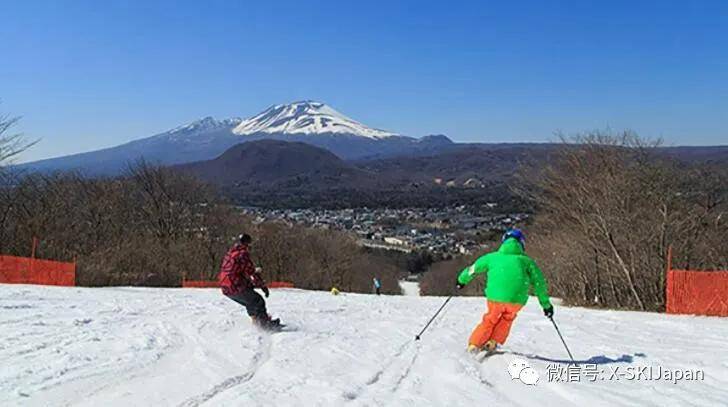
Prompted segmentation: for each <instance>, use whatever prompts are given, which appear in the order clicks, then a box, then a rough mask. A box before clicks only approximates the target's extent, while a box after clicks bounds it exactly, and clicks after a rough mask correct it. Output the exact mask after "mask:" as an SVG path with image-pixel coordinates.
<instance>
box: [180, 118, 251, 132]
mask: <svg viewBox="0 0 728 407" xmlns="http://www.w3.org/2000/svg"><path fill="white" fill-rule="evenodd" d="M240 122H242V119H240V118H231V119H224V120H217V119H215V118H214V117H212V116H207V117H204V118H202V119H199V120H195V121H193V122H191V123H188V124H185V125H182V126H179V127H176V128H174V129H172V130H170V131H169V132H168V133H170V134H174V133H190V132H194V133H197V132H202V131H207V130H213V129H217V128H221V127H235V126H237V125H238V124H240Z"/></svg>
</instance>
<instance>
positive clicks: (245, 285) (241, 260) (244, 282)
mask: <svg viewBox="0 0 728 407" xmlns="http://www.w3.org/2000/svg"><path fill="white" fill-rule="evenodd" d="M217 280H218V281H219V282H220V288H222V293H223V294H225V295H236V294H240V293H241V292H243V291H245V290H247V289H249V288H262V287H265V280H263V276H261V275H260V273H258V272H257V271H255V264H253V261H252V260H250V252H249V251H248V246H247V245H243V244H240V243H237V244H236V245H235V246H233V247H232V248H231V249H230V250H229V251H228V252H227V254H226V255H225V258H224V259H223V260H222V266H220V274H219V275H218V276H217Z"/></svg>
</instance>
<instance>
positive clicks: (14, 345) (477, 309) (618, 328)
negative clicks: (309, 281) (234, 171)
mask: <svg viewBox="0 0 728 407" xmlns="http://www.w3.org/2000/svg"><path fill="white" fill-rule="evenodd" d="M442 301H443V299H442V298H428V297H410V296H398V297H391V296H379V297H377V296H373V295H353V294H348V295H346V294H344V295H340V296H332V295H330V294H328V293H324V292H307V291H299V290H273V292H272V294H271V298H270V299H269V306H270V309H271V311H272V313H273V314H275V315H276V316H280V317H282V319H283V320H284V321H285V322H287V323H289V324H290V326H291V328H292V330H291V331H290V332H282V333H277V334H273V335H271V334H266V333H261V332H259V331H258V330H256V329H254V328H253V327H252V326H251V325H250V323H249V321H248V319H247V317H244V316H243V313H242V310H241V309H240V308H239V307H238V306H237V305H236V304H234V303H233V302H231V301H229V300H227V299H225V298H223V297H222V296H221V295H220V294H219V292H218V291H217V290H215V289H155V288H124V287H120V288H61V287H38V286H22V285H0V405H2V406H14V405H18V406H41V405H42V406H45V405H52V406H63V405H84V406H101V405H103V406H110V405H115V406H132V405H134V406H138V405H150V406H151V405H153V406H166V405H169V406H200V405H211V406H212V405H227V406H242V405H261V406H316V405H319V406H339V405H342V406H346V405H351V406H369V405H373V406H376V405H386V406H427V405H433V406H509V405H517V406H539V407H540V406H561V407H564V406H587V405H588V406H615V405H630V406H633V405H644V406H670V405H680V406H689V405H695V406H710V405H715V406H720V405H726V404H728V357H727V356H726V355H728V341H726V337H728V320H726V319H720V318H706V317H689V316H665V315H658V314H651V313H637V312H616V311H595V310H588V309H583V308H562V307H557V309H556V320H557V321H558V323H559V325H560V327H561V330H562V332H563V334H564V336H565V338H566V340H567V342H568V343H569V345H570V347H571V349H572V352H573V353H574V356H575V357H576V358H577V359H578V360H580V361H589V362H591V363H594V364H597V366H598V368H599V369H605V370H607V371H609V370H610V369H615V368H616V369H617V370H619V369H626V368H629V367H637V366H654V367H657V366H662V367H663V368H665V369H702V370H703V371H704V375H705V378H704V380H700V381H681V382H678V383H673V382H670V381H663V380H655V381H652V380H650V381H648V380H641V381H636V380H626V379H622V380H619V381H615V380H597V381H596V382H591V381H587V379H586V378H581V381H579V382H549V381H548V380H547V370H548V367H549V365H550V364H551V363H554V362H559V361H561V362H565V361H566V359H567V356H566V353H565V351H564V350H563V347H562V345H561V342H560V341H559V338H558V336H557V335H556V333H555V331H554V330H553V327H552V326H551V325H550V323H549V321H548V320H547V319H545V318H544V317H543V315H542V313H541V311H540V309H539V308H538V305H537V303H536V301H535V300H533V299H532V300H531V302H530V303H529V305H528V306H527V307H526V308H525V309H524V311H523V312H522V314H521V316H520V317H519V319H518V320H517V321H516V323H515V325H514V329H513V332H512V335H511V338H510V342H509V343H508V346H507V351H508V352H510V353H505V354H501V355H495V356H493V357H492V358H490V359H487V360H486V361H484V362H483V363H478V362H476V361H475V360H474V359H473V358H472V357H471V356H469V355H467V354H465V352H464V348H465V345H466V340H467V337H468V335H469V333H470V330H471V329H472V327H473V325H474V324H475V323H476V322H477V321H478V320H479V318H480V315H481V313H482V311H483V309H484V300H483V299H482V298H456V299H454V300H453V301H451V302H450V304H449V305H448V306H447V308H446V309H445V313H444V314H443V315H442V316H441V318H439V319H438V320H437V321H436V322H435V323H434V324H433V325H432V326H431V328H430V330H429V331H427V332H426V333H425V334H424V335H423V337H422V341H420V342H414V341H413V337H414V335H415V334H416V333H417V332H418V331H419V329H420V328H421V327H422V326H423V325H424V323H425V322H426V321H427V320H428V318H429V317H430V316H431V315H432V313H433V312H434V311H435V310H436V309H437V308H438V307H439V306H440V305H441V303H442ZM516 353H517V354H516ZM516 358H521V359H523V360H525V361H527V362H528V363H529V364H530V366H531V367H533V369H535V370H536V372H537V373H538V374H539V376H540V380H539V382H538V383H537V384H536V385H534V386H527V385H525V384H523V383H522V382H521V381H520V380H518V379H515V380H512V379H511V376H510V375H509V373H508V371H507V366H508V364H509V363H510V362H511V361H512V360H514V359H516ZM606 376H609V374H607V375H606Z"/></svg>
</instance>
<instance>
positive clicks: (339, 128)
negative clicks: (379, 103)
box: [233, 100, 400, 140]
mask: <svg viewBox="0 0 728 407" xmlns="http://www.w3.org/2000/svg"><path fill="white" fill-rule="evenodd" d="M233 132H234V133H235V134H239V135H252V134H259V133H267V134H286V135H298V134H309V135H310V134H346V135H353V136H361V137H366V138H370V139H375V140H376V139H383V138H387V137H393V136H400V135H399V134H396V133H390V132H387V131H384V130H379V129H373V128H371V127H368V126H366V125H364V124H361V123H359V122H357V121H355V120H353V119H350V118H349V117H346V116H345V115H343V114H341V113H339V112H337V111H336V110H334V109H333V108H331V107H330V106H328V105H326V104H324V103H321V102H314V101H310V100H309V101H302V102H294V103H290V104H286V105H275V106H271V107H270V108H268V109H266V110H265V111H264V112H261V113H259V114H257V115H255V116H253V117H251V118H250V119H247V120H243V121H242V122H241V123H240V124H239V125H238V126H237V127H236V128H235V130H233Z"/></svg>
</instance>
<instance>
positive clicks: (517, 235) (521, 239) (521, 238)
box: [501, 229, 526, 249]
mask: <svg viewBox="0 0 728 407" xmlns="http://www.w3.org/2000/svg"><path fill="white" fill-rule="evenodd" d="M510 238H514V239H516V240H518V243H520V244H521V247H522V248H524V249H525V248H526V236H525V235H524V234H523V232H521V229H508V230H506V233H504V234H503V237H502V238H501V242H505V241H506V240H507V239H510Z"/></svg>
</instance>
